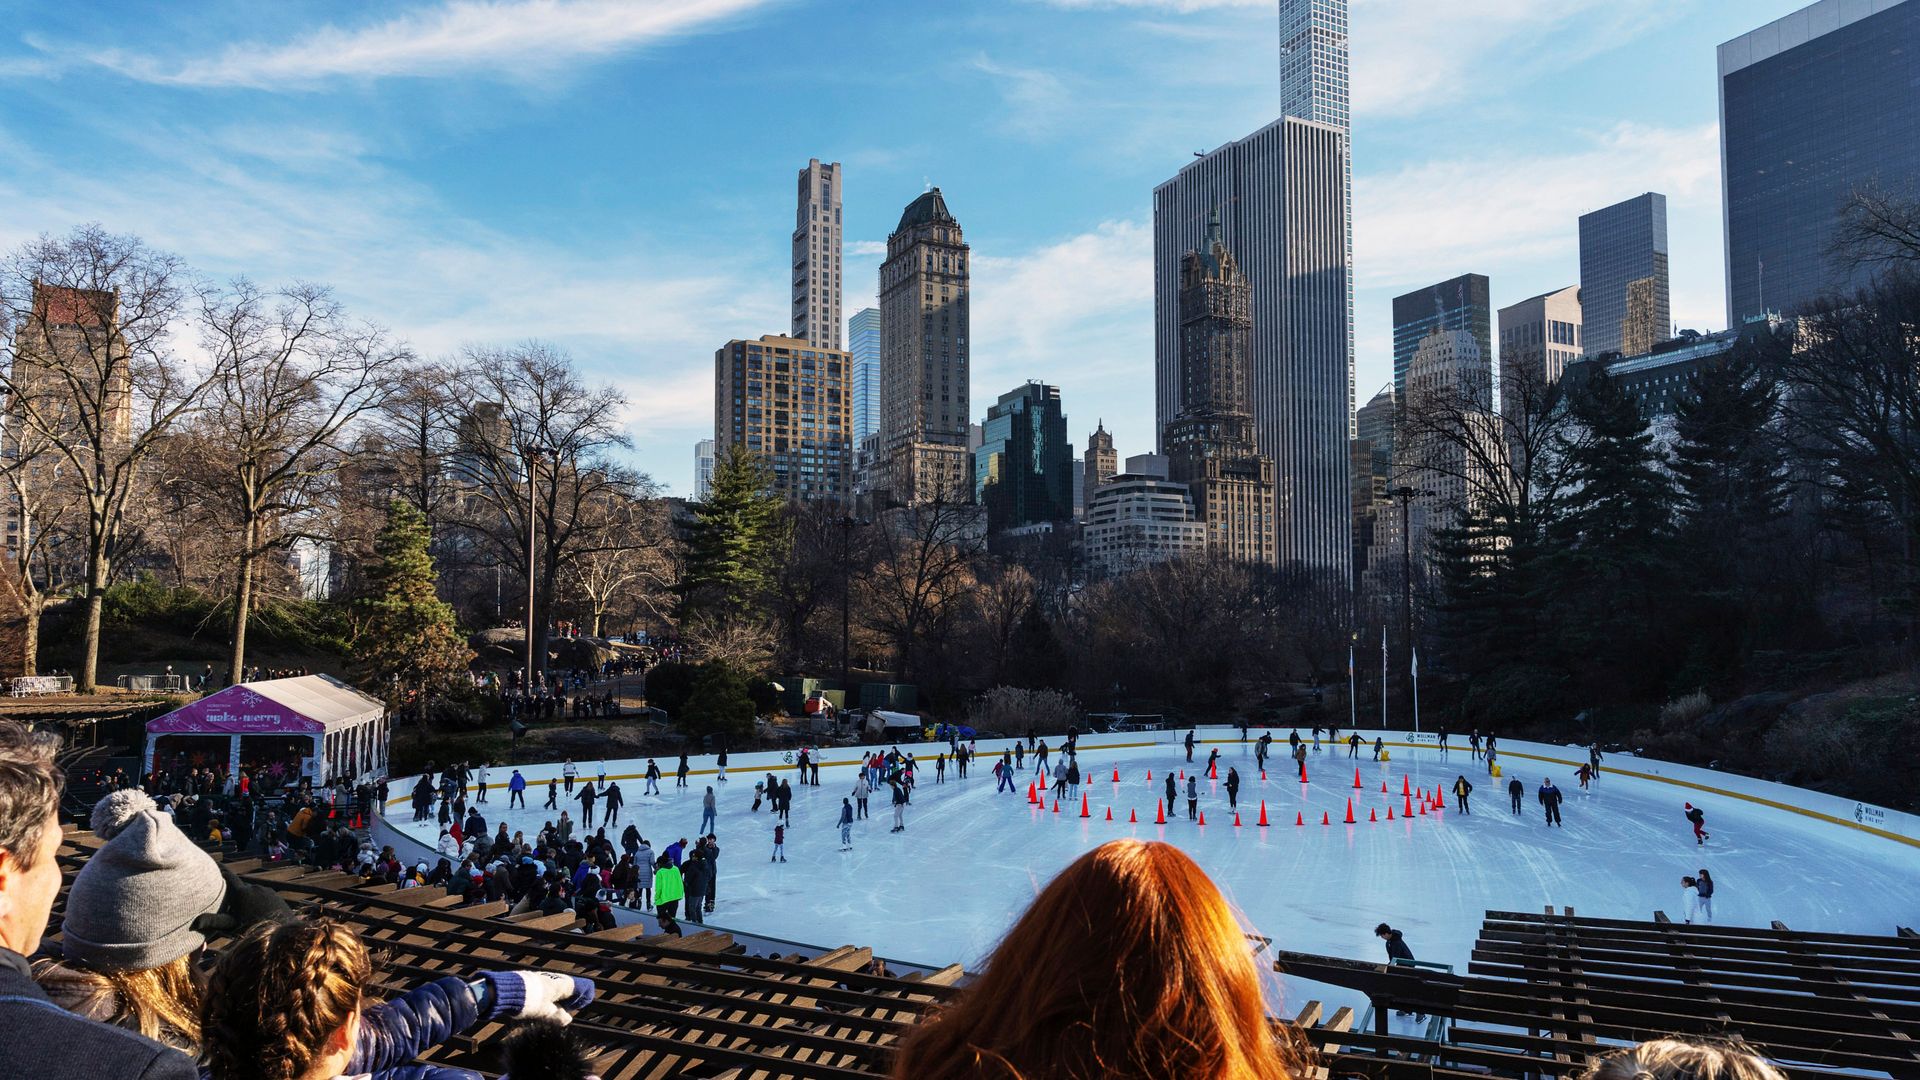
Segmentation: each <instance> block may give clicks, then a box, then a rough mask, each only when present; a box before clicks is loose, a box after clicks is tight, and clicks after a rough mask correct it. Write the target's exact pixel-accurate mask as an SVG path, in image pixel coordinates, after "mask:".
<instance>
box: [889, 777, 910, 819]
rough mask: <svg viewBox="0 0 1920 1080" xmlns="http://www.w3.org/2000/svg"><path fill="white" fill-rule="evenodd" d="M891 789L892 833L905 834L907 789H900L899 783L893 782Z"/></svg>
mask: <svg viewBox="0 0 1920 1080" xmlns="http://www.w3.org/2000/svg"><path fill="white" fill-rule="evenodd" d="M892 787H893V831H894V832H906V831H907V789H906V788H904V787H902V786H901V785H900V783H899V781H894V782H893V784H892Z"/></svg>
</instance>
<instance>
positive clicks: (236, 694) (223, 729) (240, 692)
mask: <svg viewBox="0 0 1920 1080" xmlns="http://www.w3.org/2000/svg"><path fill="white" fill-rule="evenodd" d="M324 730H325V726H324V725H322V724H321V723H320V722H319V721H318V720H309V719H308V718H306V717H304V716H302V715H300V714H299V713H297V712H294V711H293V710H292V709H289V708H287V707H286V706H284V705H282V704H280V703H279V702H277V701H272V700H270V699H268V698H265V697H263V696H261V695H260V694H257V693H255V692H253V691H252V690H250V689H248V688H247V687H244V686H229V687H227V688H226V689H225V690H222V691H220V692H219V693H217V694H214V695H212V696H210V697H204V698H201V699H200V700H199V701H196V702H194V703H193V704H191V705H187V706H184V707H182V708H179V709H175V710H174V711H172V712H170V713H168V714H166V715H165V716H160V717H155V718H154V719H152V720H149V721H148V722H147V733H148V734H150V735H274V734H289V735H318V734H319V733H320V732H322V731H324Z"/></svg>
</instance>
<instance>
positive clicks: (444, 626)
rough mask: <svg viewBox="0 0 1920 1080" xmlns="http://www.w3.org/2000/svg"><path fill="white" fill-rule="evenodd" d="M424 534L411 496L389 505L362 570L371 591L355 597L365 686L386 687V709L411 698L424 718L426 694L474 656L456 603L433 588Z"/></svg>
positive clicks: (424, 527) (459, 672)
mask: <svg viewBox="0 0 1920 1080" xmlns="http://www.w3.org/2000/svg"><path fill="white" fill-rule="evenodd" d="M428 539H429V537H428V533H427V523H426V519H425V518H424V517H422V516H421V514H420V511H419V510H417V509H415V508H414V506H413V505H412V504H411V503H408V502H406V501H404V500H401V499H395V500H393V501H392V502H390V503H388V504H387V523H386V525H385V527H383V528H382V529H381V530H380V534H379V536H378V537H376V538H375V540H374V545H373V550H374V556H373V560H372V561H371V562H370V563H369V564H368V565H367V569H366V574H367V585H368V595H367V596H366V598H365V599H363V600H361V601H360V604H361V607H362V609H363V613H364V617H365V625H364V627H363V629H362V630H361V633H360V636H359V639H358V640H357V641H356V642H355V644H354V655H355V658H356V660H357V663H358V667H359V669H360V675H361V678H362V679H363V680H365V681H366V682H367V683H368V684H369V687H370V688H371V689H373V690H374V692H375V693H385V692H388V691H389V690H391V691H392V692H393V694H394V697H395V699H390V700H389V701H388V703H387V704H388V707H389V708H391V709H393V710H394V711H395V712H399V711H400V709H401V708H402V707H403V706H406V705H411V706H412V707H413V708H414V709H415V710H416V715H417V716H420V717H422V718H424V716H425V715H426V706H427V703H428V701H429V699H430V698H432V697H433V696H435V695H437V694H440V693H444V692H445V691H446V689H447V688H448V687H449V686H450V685H451V684H452V683H453V681H454V680H455V679H456V678H458V677H459V676H460V675H462V674H464V673H465V672H466V670H467V665H468V664H469V663H470V662H471V661H472V660H473V651H472V650H471V649H469V648H467V643H466V641H465V639H463V638H462V637H461V636H460V630H459V627H458V626H457V625H456V624H455V622H454V616H453V608H451V607H449V606H448V605H447V604H445V603H443V602H442V601H441V600H440V597H439V595H438V594H437V593H436V592H435V590H434V571H433V556H432V555H430V554H428V551H427V542H428Z"/></svg>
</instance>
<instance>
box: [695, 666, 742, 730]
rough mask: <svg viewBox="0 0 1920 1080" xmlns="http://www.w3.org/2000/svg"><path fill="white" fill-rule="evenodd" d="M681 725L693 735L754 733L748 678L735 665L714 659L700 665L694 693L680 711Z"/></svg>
mask: <svg viewBox="0 0 1920 1080" xmlns="http://www.w3.org/2000/svg"><path fill="white" fill-rule="evenodd" d="M680 726H681V727H683V728H685V729H686V731H687V733H688V734H689V735H692V736H694V737H696V738H697V737H699V736H702V735H714V734H720V735H725V736H728V737H729V738H733V739H744V738H747V737H748V736H751V735H752V734H753V697H752V695H751V694H750V693H749V692H748V689H747V677H746V676H745V675H743V674H742V673H741V672H739V671H738V670H736V669H735V668H734V667H733V666H732V665H731V664H725V663H720V662H717V661H716V662H712V663H706V664H702V665H700V670H699V672H698V673H697V674H696V675H695V676H694V679H693V694H692V695H691V696H690V697H688V698H687V707H686V708H685V709H683V710H682V711H681V713H680Z"/></svg>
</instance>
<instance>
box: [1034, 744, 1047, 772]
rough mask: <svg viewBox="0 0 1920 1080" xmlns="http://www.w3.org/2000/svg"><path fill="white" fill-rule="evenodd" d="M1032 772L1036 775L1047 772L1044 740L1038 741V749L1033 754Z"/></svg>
mask: <svg viewBox="0 0 1920 1080" xmlns="http://www.w3.org/2000/svg"><path fill="white" fill-rule="evenodd" d="M1033 771H1034V772H1036V773H1041V772H1046V771H1047V740H1045V739H1041V740H1040V749H1038V750H1035V751H1034V752H1033Z"/></svg>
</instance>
